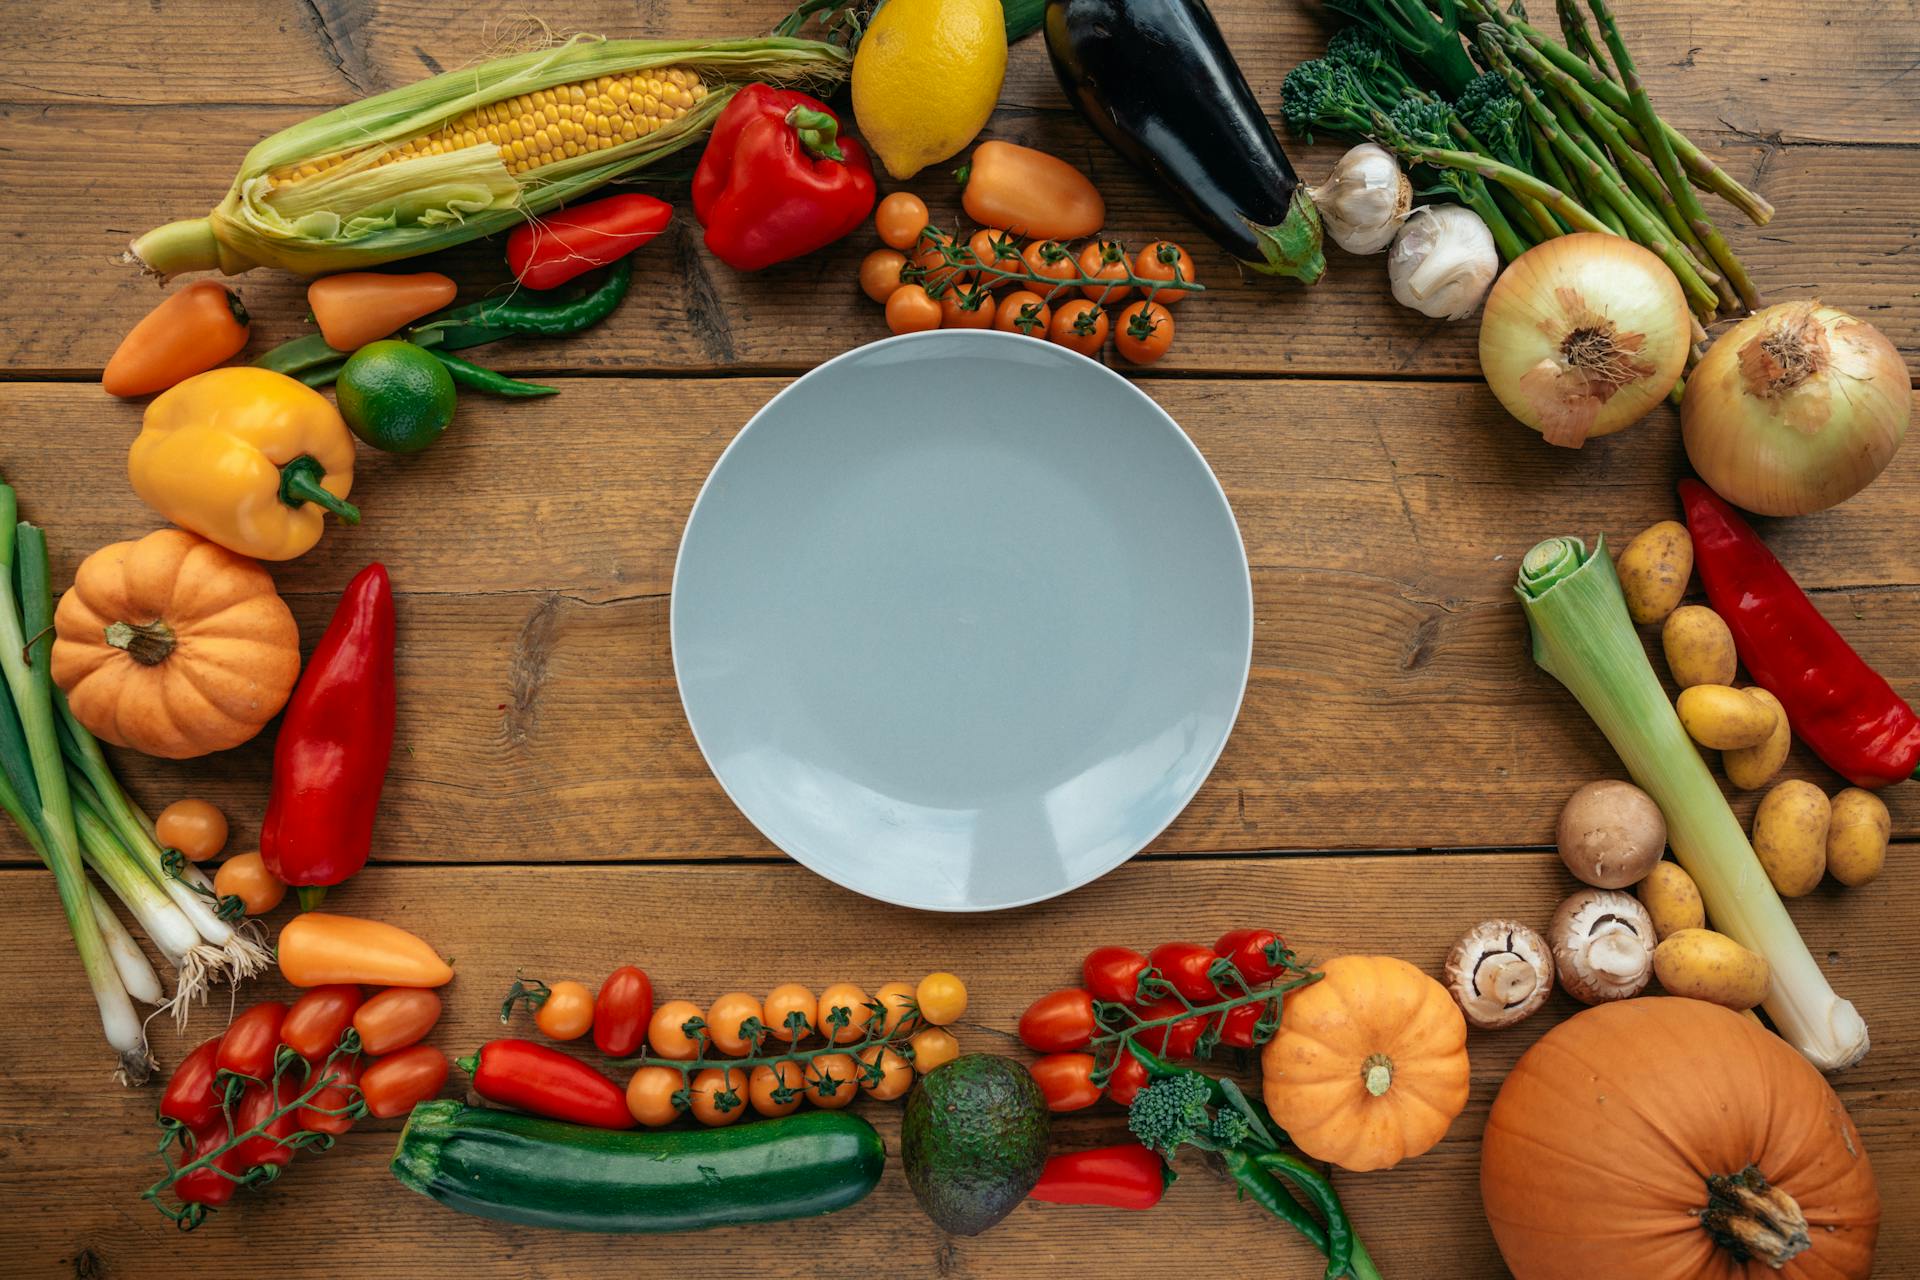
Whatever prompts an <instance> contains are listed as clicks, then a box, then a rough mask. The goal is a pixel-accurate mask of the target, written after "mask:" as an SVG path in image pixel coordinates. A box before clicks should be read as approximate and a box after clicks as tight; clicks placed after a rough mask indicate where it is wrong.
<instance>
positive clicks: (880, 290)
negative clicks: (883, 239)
mask: <svg viewBox="0 0 1920 1280" xmlns="http://www.w3.org/2000/svg"><path fill="white" fill-rule="evenodd" d="M906 265H907V255H906V254H904V253H901V252H900V251H899V250H898V249H875V250H874V251H873V252H872V253H870V254H868V255H867V256H866V257H864V258H862V259H861V260H860V288H861V290H862V291H863V292H865V293H866V295H867V296H868V297H869V298H872V299H873V300H874V301H875V302H881V303H884V302H885V301H886V300H887V299H888V298H891V297H892V296H893V291H894V290H895V289H898V288H899V287H900V286H901V285H902V284H903V283H905V282H904V281H902V280H901V279H900V272H901V270H902V269H904V268H905V267H906Z"/></svg>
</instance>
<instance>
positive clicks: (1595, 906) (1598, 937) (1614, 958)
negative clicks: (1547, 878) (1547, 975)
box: [1547, 889, 1656, 1004]
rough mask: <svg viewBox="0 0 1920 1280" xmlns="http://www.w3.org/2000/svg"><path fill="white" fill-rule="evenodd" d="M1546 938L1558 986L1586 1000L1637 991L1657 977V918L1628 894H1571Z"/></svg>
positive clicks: (1591, 1001) (1619, 997)
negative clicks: (1655, 931)
mask: <svg viewBox="0 0 1920 1280" xmlns="http://www.w3.org/2000/svg"><path fill="white" fill-rule="evenodd" d="M1547 937H1548V938H1549V939H1550V940H1551V941H1552V943H1553V964H1554V969H1555V970H1556V971H1557V972H1558V973H1559V975H1560V985H1561V986H1562V987H1564V988H1565V989H1566V991H1567V994H1568V995H1570V996H1572V997H1573V998H1574V999H1576V1000H1579V1001H1580V1002H1581V1003H1583V1004H1601V1003H1604V1002H1605V1001H1608V1000H1624V999H1626V998H1627V997H1628V996H1637V995H1639V994H1640V992H1641V991H1642V990H1644V989H1645V988H1646V985H1647V981H1648V979H1650V978H1651V977H1652V976H1653V949H1654V946H1655V945H1656V943H1655V940H1654V935H1653V918H1652V917H1651V916H1649V915H1648V914H1647V909H1646V908H1645V907H1643V906H1641V905H1640V900H1639V899H1638V898H1635V897H1633V896H1632V895H1630V894H1625V893H1618V892H1615V891H1614V890H1611V889H1582V890H1581V891H1580V892H1578V893H1576V894H1572V895H1570V896H1569V897H1568V898H1567V899H1566V900H1565V901H1563V902H1562V903H1561V904H1560V909H1559V910H1558V911H1555V912H1554V913H1553V925H1552V927H1551V928H1549V929H1548V930H1547Z"/></svg>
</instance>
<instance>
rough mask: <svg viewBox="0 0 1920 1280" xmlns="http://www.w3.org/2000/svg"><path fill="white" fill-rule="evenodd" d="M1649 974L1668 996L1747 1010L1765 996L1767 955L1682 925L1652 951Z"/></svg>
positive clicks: (1717, 934)
mask: <svg viewBox="0 0 1920 1280" xmlns="http://www.w3.org/2000/svg"><path fill="white" fill-rule="evenodd" d="M1653 972H1654V975H1655V976H1656V977H1658V978H1659V979H1660V985H1661V986H1663V987H1665V988H1666V989H1667V992H1668V994H1670V995H1676V996H1687V997H1689V998H1691V999H1694V1000H1711V1001H1712V1002H1713V1003H1715V1004H1723V1005H1725V1006H1727V1008H1729V1009H1751V1008H1753V1006H1755V1005H1757V1004H1759V1003H1760V1002H1761V1001H1762V1000H1764V999H1766V998H1767V983H1768V981H1769V980H1770V979H1771V977H1772V973H1771V970H1769V968H1768V966H1767V959H1766V957H1765V956H1763V955H1760V954H1759V953H1758V952H1755V951H1749V950H1747V949H1746V948H1745V947H1743V946H1741V945H1740V944H1739V943H1737V942H1735V941H1734V940H1733V939H1732V938H1729V937H1728V936H1727V935H1726V934H1724V933H1715V932H1714V931H1713V930H1711V929H1682V930H1680V931H1679V932H1678V933H1674V934H1670V935H1668V936H1667V937H1665V938H1663V939H1661V941H1660V945H1659V946H1657V947H1655V948H1654V949H1653Z"/></svg>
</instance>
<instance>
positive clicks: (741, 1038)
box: [707, 991, 767, 1058]
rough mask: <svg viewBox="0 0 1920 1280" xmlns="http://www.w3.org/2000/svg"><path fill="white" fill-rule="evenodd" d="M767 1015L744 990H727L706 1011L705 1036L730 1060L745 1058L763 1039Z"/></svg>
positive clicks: (757, 1002) (756, 1001) (765, 1032)
mask: <svg viewBox="0 0 1920 1280" xmlns="http://www.w3.org/2000/svg"><path fill="white" fill-rule="evenodd" d="M766 1026H767V1023H766V1014H765V1011H764V1010H763V1009H761V1007H760V1002H759V1001H758V1000H755V999H754V998H753V997H752V996H750V995H748V994H747V993H746V992H744V991H729V992H728V993H727V994H726V995H723V996H721V997H720V998H719V999H718V1000H715V1001H714V1002H713V1007H712V1008H710V1009H708V1010H707V1035H708V1036H710V1037H711V1038H712V1039H713V1047H714V1048H716V1049H718V1050H719V1051H720V1052H722V1053H724V1054H726V1055H727V1056H728V1057H730V1058H744V1057H746V1056H747V1055H748V1054H749V1053H751V1052H753V1050H754V1049H756V1048H758V1047H759V1044H760V1041H761V1040H763V1039H765V1038H766V1034H767V1031H766Z"/></svg>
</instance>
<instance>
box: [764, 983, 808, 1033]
mask: <svg viewBox="0 0 1920 1280" xmlns="http://www.w3.org/2000/svg"><path fill="white" fill-rule="evenodd" d="M763 1009H764V1011H765V1013H766V1024H767V1030H768V1031H769V1032H770V1033H771V1034H772V1035H773V1038H774V1039H776V1040H783V1041H785V1042H786V1043H788V1044H792V1043H793V1042H794V1040H795V1038H796V1037H795V1035H794V1024H793V1021H792V1019H793V1015H794V1014H796V1013H797V1014H799V1015H800V1017H801V1022H800V1023H799V1036H798V1038H799V1039H801V1040H805V1039H806V1038H807V1037H808V1036H810V1035H812V1034H813V1032H814V1020H815V1019H816V1018H817V1017H818V1016H819V1013H820V1002H819V1001H818V1000H816V999H814V998H813V992H811V991H809V990H807V989H806V988H805V987H803V986H801V985H800V984H799V983H797V982H783V983H781V984H780V985H779V986H777V987H775V988H774V989H773V990H772V991H769V992H768V993H767V1001H766V1004H765V1005H764V1006H763Z"/></svg>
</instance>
